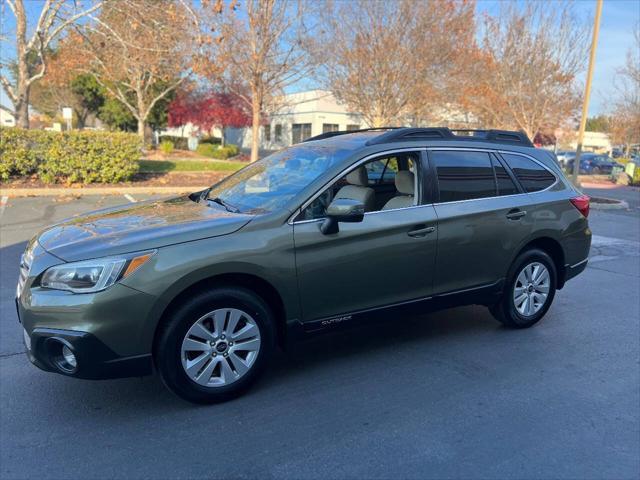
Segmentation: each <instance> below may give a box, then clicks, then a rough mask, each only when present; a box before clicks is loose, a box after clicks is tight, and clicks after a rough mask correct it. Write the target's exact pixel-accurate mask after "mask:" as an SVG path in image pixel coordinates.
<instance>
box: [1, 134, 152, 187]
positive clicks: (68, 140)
mask: <svg viewBox="0 0 640 480" xmlns="http://www.w3.org/2000/svg"><path fill="white" fill-rule="evenodd" d="M140 151H141V142H140V139H139V138H138V136H137V135H135V134H132V133H119V132H99V131H83V130H74V131H70V132H49V131H43V130H23V129H19V128H0V179H1V180H8V179H9V178H10V177H17V176H24V175H34V174H35V175H37V176H38V178H40V180H42V181H43V182H45V183H77V182H80V183H92V182H119V181H123V180H129V179H130V178H131V177H132V175H133V174H134V173H136V172H137V171H138V163H137V160H138V159H139V158H140Z"/></svg>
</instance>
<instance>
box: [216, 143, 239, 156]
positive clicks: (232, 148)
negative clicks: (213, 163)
mask: <svg viewBox="0 0 640 480" xmlns="http://www.w3.org/2000/svg"><path fill="white" fill-rule="evenodd" d="M239 151H240V150H239V149H238V146H237V145H233V144H231V143H230V144H228V145H225V146H224V147H220V148H218V149H217V150H216V152H215V155H214V157H213V158H220V159H223V160H224V159H226V158H230V157H235V156H236V155H238V152H239Z"/></svg>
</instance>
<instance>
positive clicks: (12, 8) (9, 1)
mask: <svg viewBox="0 0 640 480" xmlns="http://www.w3.org/2000/svg"><path fill="white" fill-rule="evenodd" d="M6 2H7V5H9V8H10V9H11V11H12V12H13V16H14V17H17V16H18V15H17V14H16V6H15V5H14V4H13V2H14V0H6Z"/></svg>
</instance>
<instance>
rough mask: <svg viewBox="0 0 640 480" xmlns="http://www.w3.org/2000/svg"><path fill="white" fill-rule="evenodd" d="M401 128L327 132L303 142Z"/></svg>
mask: <svg viewBox="0 0 640 480" xmlns="http://www.w3.org/2000/svg"><path fill="white" fill-rule="evenodd" d="M398 128H401V127H374V128H361V129H360V130H340V131H335V132H325V133H321V134H320V135H316V136H315V137H309V138H307V139H306V140H303V141H302V142H303V143H304V142H313V141H314V140H323V139H325V138H331V137H337V136H338V135H346V134H348V133H358V132H375V131H376V130H394V129H398Z"/></svg>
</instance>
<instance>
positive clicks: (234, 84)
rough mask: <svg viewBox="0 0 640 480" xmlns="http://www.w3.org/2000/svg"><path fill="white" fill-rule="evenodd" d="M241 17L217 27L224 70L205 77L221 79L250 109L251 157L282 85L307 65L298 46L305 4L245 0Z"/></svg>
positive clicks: (300, 74) (303, 30) (286, 0)
mask: <svg viewBox="0 0 640 480" xmlns="http://www.w3.org/2000/svg"><path fill="white" fill-rule="evenodd" d="M243 4H244V7H245V9H246V11H245V12H243V13H242V15H238V16H234V17H228V18H227V20H226V21H225V22H224V24H223V26H222V38H224V40H225V41H224V43H223V44H222V47H221V48H217V55H216V61H218V62H221V63H220V64H222V65H224V66H225V67H226V68H225V69H224V71H217V72H214V74H213V75H210V77H211V78H212V79H213V80H214V81H220V82H222V83H224V85H225V89H226V90H227V91H231V92H232V93H234V94H235V95H237V96H239V97H240V98H241V99H243V101H244V102H246V104H247V106H248V107H249V108H250V109H251V114H252V123H251V132H252V143H251V161H252V162H254V161H256V160H257V159H258V147H259V145H260V143H259V141H260V123H261V118H262V115H263V114H264V113H265V112H266V111H270V110H273V108H274V105H276V104H277V102H278V99H279V98H280V97H281V96H282V95H283V93H284V89H285V88H286V87H287V86H289V85H291V84H293V83H295V82H297V81H298V80H300V79H301V78H302V77H304V76H305V75H306V74H307V73H308V72H309V69H310V66H311V63H310V59H309V56H308V55H307V54H306V52H305V51H304V49H303V48H302V43H303V42H304V38H305V35H306V26H305V24H304V22H303V13H304V12H303V9H304V7H305V6H306V4H305V2H294V1H290V0H247V1H246V2H243Z"/></svg>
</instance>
